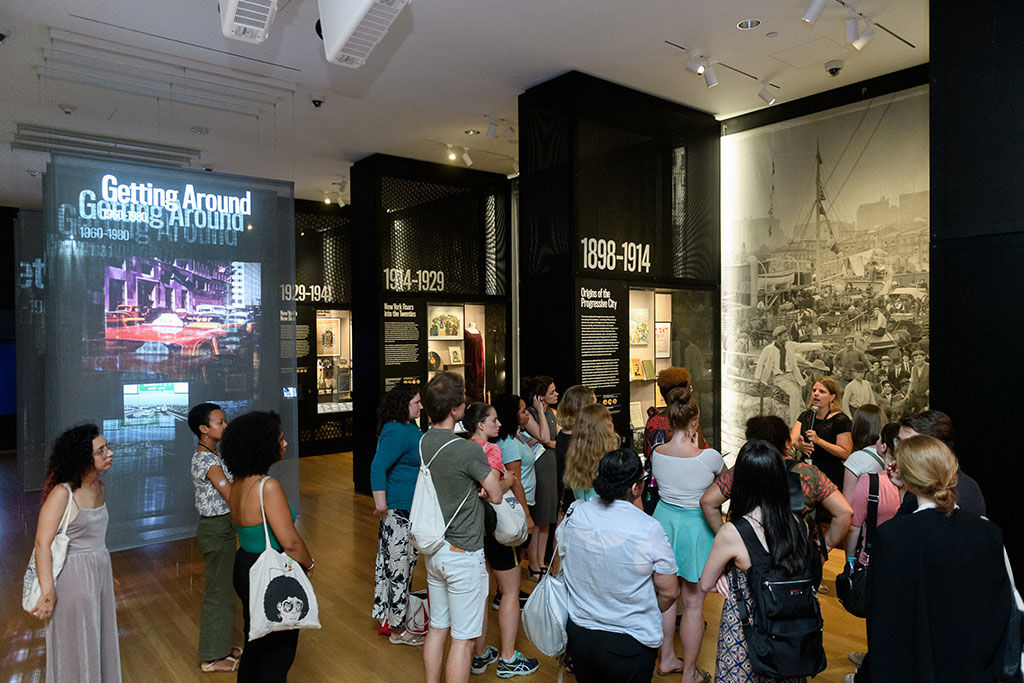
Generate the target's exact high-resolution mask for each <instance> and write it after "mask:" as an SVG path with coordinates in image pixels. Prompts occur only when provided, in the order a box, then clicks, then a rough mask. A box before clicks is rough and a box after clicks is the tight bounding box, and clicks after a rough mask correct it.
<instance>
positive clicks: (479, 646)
mask: <svg viewBox="0 0 1024 683" xmlns="http://www.w3.org/2000/svg"><path fill="white" fill-rule="evenodd" d="M502 602H505V600H504V599H502ZM489 620H490V615H489V614H487V609H486V608H485V609H484V630H483V631H482V632H481V633H480V635H479V636H477V637H476V638H474V639H473V654H474V655H476V656H477V657H483V656H484V655H485V654H487V622H488V621H489ZM498 621H499V623H500V621H501V612H498Z"/></svg>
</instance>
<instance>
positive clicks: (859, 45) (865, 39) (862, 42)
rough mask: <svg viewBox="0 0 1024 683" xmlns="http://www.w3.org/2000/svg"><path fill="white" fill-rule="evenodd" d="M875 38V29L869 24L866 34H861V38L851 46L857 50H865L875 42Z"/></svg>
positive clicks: (865, 30)
mask: <svg viewBox="0 0 1024 683" xmlns="http://www.w3.org/2000/svg"><path fill="white" fill-rule="evenodd" d="M874 38H875V27H874V26H872V25H871V24H870V23H869V24H868V26H867V28H865V29H864V32H863V33H861V34H860V37H859V38H857V40H855V41H853V42H852V43H851V45H853V47H854V48H856V49H857V50H863V49H864V48H865V47H866V46H867V44H868V43H870V42H871V41H872V40H874Z"/></svg>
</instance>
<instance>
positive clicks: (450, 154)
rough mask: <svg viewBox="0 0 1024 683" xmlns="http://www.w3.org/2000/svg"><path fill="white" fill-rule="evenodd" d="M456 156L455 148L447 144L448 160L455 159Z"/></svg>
mask: <svg viewBox="0 0 1024 683" xmlns="http://www.w3.org/2000/svg"><path fill="white" fill-rule="evenodd" d="M456 159H458V157H457V156H456V155H455V150H454V149H452V146H451V145H448V161H455V160H456Z"/></svg>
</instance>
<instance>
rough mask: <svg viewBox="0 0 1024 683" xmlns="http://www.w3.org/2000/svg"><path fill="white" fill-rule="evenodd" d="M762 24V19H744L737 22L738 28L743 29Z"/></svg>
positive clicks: (746, 29) (747, 29)
mask: <svg viewBox="0 0 1024 683" xmlns="http://www.w3.org/2000/svg"><path fill="white" fill-rule="evenodd" d="M760 25H761V20H760V19H744V20H743V21H741V22H740V23H738V24H736V28H738V29H739V30H741V31H749V30H750V29H753V28H757V27H758V26H760Z"/></svg>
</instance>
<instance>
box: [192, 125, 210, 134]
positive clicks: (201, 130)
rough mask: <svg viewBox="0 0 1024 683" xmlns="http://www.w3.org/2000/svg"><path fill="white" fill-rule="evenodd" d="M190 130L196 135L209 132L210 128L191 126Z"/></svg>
mask: <svg viewBox="0 0 1024 683" xmlns="http://www.w3.org/2000/svg"><path fill="white" fill-rule="evenodd" d="M192 132H193V133H195V134H196V135H206V134H207V133H209V132H210V129H209V128H207V127H206V126H192Z"/></svg>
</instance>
